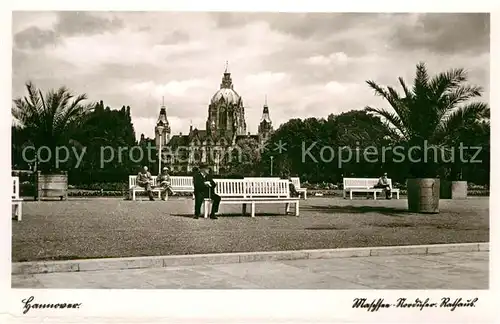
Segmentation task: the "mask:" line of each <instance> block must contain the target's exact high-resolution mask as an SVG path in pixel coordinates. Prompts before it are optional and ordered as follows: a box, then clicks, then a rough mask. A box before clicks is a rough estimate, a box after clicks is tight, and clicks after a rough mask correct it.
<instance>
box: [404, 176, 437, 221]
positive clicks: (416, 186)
mask: <svg viewBox="0 0 500 324" xmlns="http://www.w3.org/2000/svg"><path fill="white" fill-rule="evenodd" d="M439 188H440V181H439V179H433V178H419V179H408V180H407V189H408V210H409V211H411V212H414V213H422V214H437V213H439V194H440V190H439Z"/></svg>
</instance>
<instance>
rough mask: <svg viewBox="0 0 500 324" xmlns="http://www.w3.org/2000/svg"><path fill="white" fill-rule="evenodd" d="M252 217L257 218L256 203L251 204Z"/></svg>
mask: <svg viewBox="0 0 500 324" xmlns="http://www.w3.org/2000/svg"><path fill="white" fill-rule="evenodd" d="M250 208H251V217H255V203H254V202H252V203H251V207H250Z"/></svg>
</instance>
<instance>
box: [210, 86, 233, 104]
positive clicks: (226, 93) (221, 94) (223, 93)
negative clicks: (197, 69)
mask: <svg viewBox="0 0 500 324" xmlns="http://www.w3.org/2000/svg"><path fill="white" fill-rule="evenodd" d="M221 98H224V101H225V102H227V103H230V104H236V103H237V102H238V101H239V100H240V96H239V95H238V93H236V91H234V90H233V89H230V88H222V89H219V90H218V91H217V92H216V93H215V94H214V96H213V97H212V101H211V103H218V102H219V101H220V99H221Z"/></svg>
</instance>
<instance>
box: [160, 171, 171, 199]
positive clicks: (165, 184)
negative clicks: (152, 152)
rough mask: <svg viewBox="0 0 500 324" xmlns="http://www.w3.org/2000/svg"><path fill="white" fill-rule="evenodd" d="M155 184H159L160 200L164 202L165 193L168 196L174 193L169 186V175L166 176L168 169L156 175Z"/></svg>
mask: <svg viewBox="0 0 500 324" xmlns="http://www.w3.org/2000/svg"><path fill="white" fill-rule="evenodd" d="M157 182H158V183H159V184H160V188H161V199H162V200H166V197H167V193H168V194H170V195H173V194H174V191H173V190H172V187H171V186H170V175H169V174H168V167H164V168H163V170H162V172H161V173H160V174H159V175H158V179H157Z"/></svg>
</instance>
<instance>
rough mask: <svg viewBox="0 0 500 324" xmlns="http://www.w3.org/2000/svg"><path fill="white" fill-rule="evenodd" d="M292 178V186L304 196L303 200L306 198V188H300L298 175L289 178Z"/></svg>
mask: <svg viewBox="0 0 500 324" xmlns="http://www.w3.org/2000/svg"><path fill="white" fill-rule="evenodd" d="M290 179H291V180H292V183H293V186H294V187H295V190H297V192H298V193H299V194H302V195H303V196H304V200H307V188H301V187H300V178H299V177H292V178H290Z"/></svg>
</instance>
